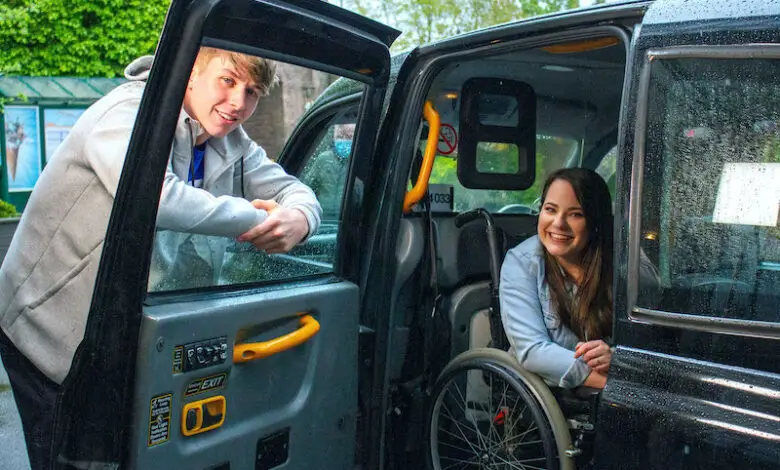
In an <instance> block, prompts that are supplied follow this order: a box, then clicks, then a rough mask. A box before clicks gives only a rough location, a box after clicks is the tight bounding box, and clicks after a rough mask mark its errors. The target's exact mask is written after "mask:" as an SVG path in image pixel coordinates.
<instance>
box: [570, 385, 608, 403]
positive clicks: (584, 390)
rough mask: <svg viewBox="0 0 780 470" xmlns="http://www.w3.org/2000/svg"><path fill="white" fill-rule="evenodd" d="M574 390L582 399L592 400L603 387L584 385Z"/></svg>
mask: <svg viewBox="0 0 780 470" xmlns="http://www.w3.org/2000/svg"><path fill="white" fill-rule="evenodd" d="M573 392H574V395H575V396H576V397H577V398H579V399H581V400H590V399H592V398H593V397H596V396H598V395H599V394H600V393H601V389H600V388H593V387H585V386H582V387H577V388H575V389H574V390H573Z"/></svg>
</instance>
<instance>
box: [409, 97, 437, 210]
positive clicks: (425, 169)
mask: <svg viewBox="0 0 780 470" xmlns="http://www.w3.org/2000/svg"><path fill="white" fill-rule="evenodd" d="M423 117H425V120H426V121H428V143H427V144H426V145H425V154H424V155H423V162H422V167H421V168H420V174H419V175H418V176H417V182H416V183H415V184H414V187H413V188H412V189H410V190H409V192H407V193H406V196H405V197H404V213H407V212H410V211H411V210H412V206H413V205H415V204H417V203H418V202H420V201H421V200H422V198H423V196H425V191H427V190H428V179H429V178H430V177H431V169H432V168H433V159H434V158H436V146H437V145H438V144H439V128H440V127H441V119H440V118H439V113H437V112H436V110H435V109H434V108H433V103H431V102H430V101H426V102H425V107H423Z"/></svg>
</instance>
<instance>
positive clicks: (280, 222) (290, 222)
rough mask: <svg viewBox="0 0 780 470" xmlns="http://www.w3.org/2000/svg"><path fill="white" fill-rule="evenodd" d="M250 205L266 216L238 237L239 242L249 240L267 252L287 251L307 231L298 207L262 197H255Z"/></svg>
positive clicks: (306, 222)
mask: <svg viewBox="0 0 780 470" xmlns="http://www.w3.org/2000/svg"><path fill="white" fill-rule="evenodd" d="M252 205H253V206H255V208H256V209H264V210H265V211H266V212H268V218H267V219H265V221H264V222H263V223H261V224H259V225H257V226H256V227H254V228H252V229H250V230H248V231H246V232H245V233H243V234H242V235H241V236H240V237H238V241H240V242H249V243H251V244H252V245H254V246H255V248H257V249H258V250H264V251H265V252H266V253H269V254H273V253H287V252H288V251H290V250H292V248H293V247H294V246H295V245H297V244H298V243H300V241H301V240H303V239H304V238H305V237H306V235H307V234H308V233H309V222H308V220H306V216H305V215H304V214H303V212H301V211H300V210H298V209H289V208H286V207H282V206H280V205H279V204H277V203H276V202H274V201H266V200H262V199H255V200H254V201H252Z"/></svg>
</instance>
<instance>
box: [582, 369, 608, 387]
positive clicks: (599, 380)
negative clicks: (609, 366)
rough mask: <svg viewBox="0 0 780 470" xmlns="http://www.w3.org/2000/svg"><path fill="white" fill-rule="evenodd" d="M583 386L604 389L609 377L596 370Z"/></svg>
mask: <svg viewBox="0 0 780 470" xmlns="http://www.w3.org/2000/svg"><path fill="white" fill-rule="evenodd" d="M582 385H584V386H586V387H591V388H604V386H605V385H607V376H606V375H604V374H601V373H599V372H596V371H595V370H594V371H593V372H591V373H590V375H588V378H586V379H585V382H583V384H582Z"/></svg>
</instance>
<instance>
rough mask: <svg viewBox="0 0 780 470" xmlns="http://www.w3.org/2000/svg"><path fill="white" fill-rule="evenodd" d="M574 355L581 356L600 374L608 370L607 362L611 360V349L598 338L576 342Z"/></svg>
mask: <svg viewBox="0 0 780 470" xmlns="http://www.w3.org/2000/svg"><path fill="white" fill-rule="evenodd" d="M574 357H582V360H583V361H585V363H586V364H588V367H590V368H591V369H593V370H595V371H596V372H599V373H601V374H606V373H607V371H608V370H609V364H610V362H612V349H611V348H610V347H609V345H608V344H607V343H605V342H604V341H602V340H600V339H597V340H594V341H588V342H585V343H577V347H576V348H575V349H574Z"/></svg>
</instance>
